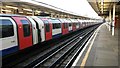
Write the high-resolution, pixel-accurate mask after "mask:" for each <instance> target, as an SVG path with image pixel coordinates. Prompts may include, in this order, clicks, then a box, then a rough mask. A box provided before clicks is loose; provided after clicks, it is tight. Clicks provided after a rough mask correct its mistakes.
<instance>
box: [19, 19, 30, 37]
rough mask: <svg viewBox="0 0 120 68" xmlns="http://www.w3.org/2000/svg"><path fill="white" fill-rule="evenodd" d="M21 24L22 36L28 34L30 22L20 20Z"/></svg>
mask: <svg viewBox="0 0 120 68" xmlns="http://www.w3.org/2000/svg"><path fill="white" fill-rule="evenodd" d="M21 22H22V24H23V31H24V37H27V36H30V24H29V22H28V21H27V20H21Z"/></svg>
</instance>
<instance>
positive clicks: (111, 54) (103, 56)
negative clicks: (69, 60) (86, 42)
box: [76, 24, 120, 66]
mask: <svg viewBox="0 0 120 68" xmlns="http://www.w3.org/2000/svg"><path fill="white" fill-rule="evenodd" d="M118 35H119V33H118V29H115V35H114V36H112V35H111V31H109V29H108V28H107V26H106V24H105V25H103V26H101V28H100V30H99V31H98V34H97V36H96V38H95V41H94V43H93V45H92V48H91V50H90V52H89V56H88V58H87V60H86V63H85V66H118V64H119V63H118V38H119V37H120V36H118ZM88 48H89V46H88ZM86 51H87V50H86ZM84 55H85V54H84ZM84 57H85V56H82V57H81V58H80V59H79V61H78V62H77V64H76V66H80V65H81V63H82V62H83V61H82V59H83V58H84Z"/></svg>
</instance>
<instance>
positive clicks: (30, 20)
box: [0, 14, 101, 56]
mask: <svg viewBox="0 0 120 68" xmlns="http://www.w3.org/2000/svg"><path fill="white" fill-rule="evenodd" d="M100 22H101V21H99V20H80V19H68V18H51V17H41V16H20V15H9V14H0V32H2V33H0V43H2V44H0V46H1V48H0V56H5V55H8V54H12V53H15V52H18V51H20V50H22V49H25V48H28V47H31V46H33V45H35V44H37V43H39V42H44V41H48V40H51V39H53V38H57V37H60V36H62V35H65V34H68V33H70V32H74V31H76V30H79V29H82V28H85V27H88V26H90V25H94V24H97V23H100Z"/></svg>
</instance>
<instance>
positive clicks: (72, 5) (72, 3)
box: [36, 0, 100, 18]
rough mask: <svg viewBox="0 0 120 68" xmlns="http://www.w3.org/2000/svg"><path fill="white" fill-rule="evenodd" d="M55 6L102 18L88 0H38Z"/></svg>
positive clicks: (82, 14)
mask: <svg viewBox="0 0 120 68" xmlns="http://www.w3.org/2000/svg"><path fill="white" fill-rule="evenodd" d="M36 1H40V2H43V3H46V4H49V5H53V6H55V7H58V8H61V9H64V10H67V11H70V12H74V13H77V14H79V15H81V16H87V17H91V18H100V17H99V16H98V14H97V13H96V12H95V11H94V10H93V8H92V7H91V6H90V4H89V3H88V2H87V0H36Z"/></svg>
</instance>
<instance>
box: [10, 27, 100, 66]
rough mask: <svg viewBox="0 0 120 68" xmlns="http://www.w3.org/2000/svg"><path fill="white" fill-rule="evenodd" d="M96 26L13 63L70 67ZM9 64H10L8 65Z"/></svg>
mask: <svg viewBox="0 0 120 68" xmlns="http://www.w3.org/2000/svg"><path fill="white" fill-rule="evenodd" d="M98 26H99V25H97V26H94V27H91V28H87V29H85V30H83V31H81V32H80V33H78V34H76V35H75V36H73V37H71V38H69V39H67V40H65V41H63V42H61V43H59V44H56V45H54V46H55V47H53V48H51V49H48V50H47V51H43V52H42V53H40V54H38V55H35V56H33V57H32V58H29V59H27V60H25V61H22V62H20V63H18V64H15V65H12V66H14V67H15V68H16V67H29V68H37V67H50V68H54V67H61V66H63V67H70V65H71V64H72V62H73V61H74V60H75V58H76V57H77V55H78V53H79V52H80V51H81V49H82V48H83V47H84V45H85V43H86V42H87V40H88V39H89V37H90V36H91V35H92V33H93V31H94V30H95V29H96V28H97V27H98ZM8 66H9V65H8Z"/></svg>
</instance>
